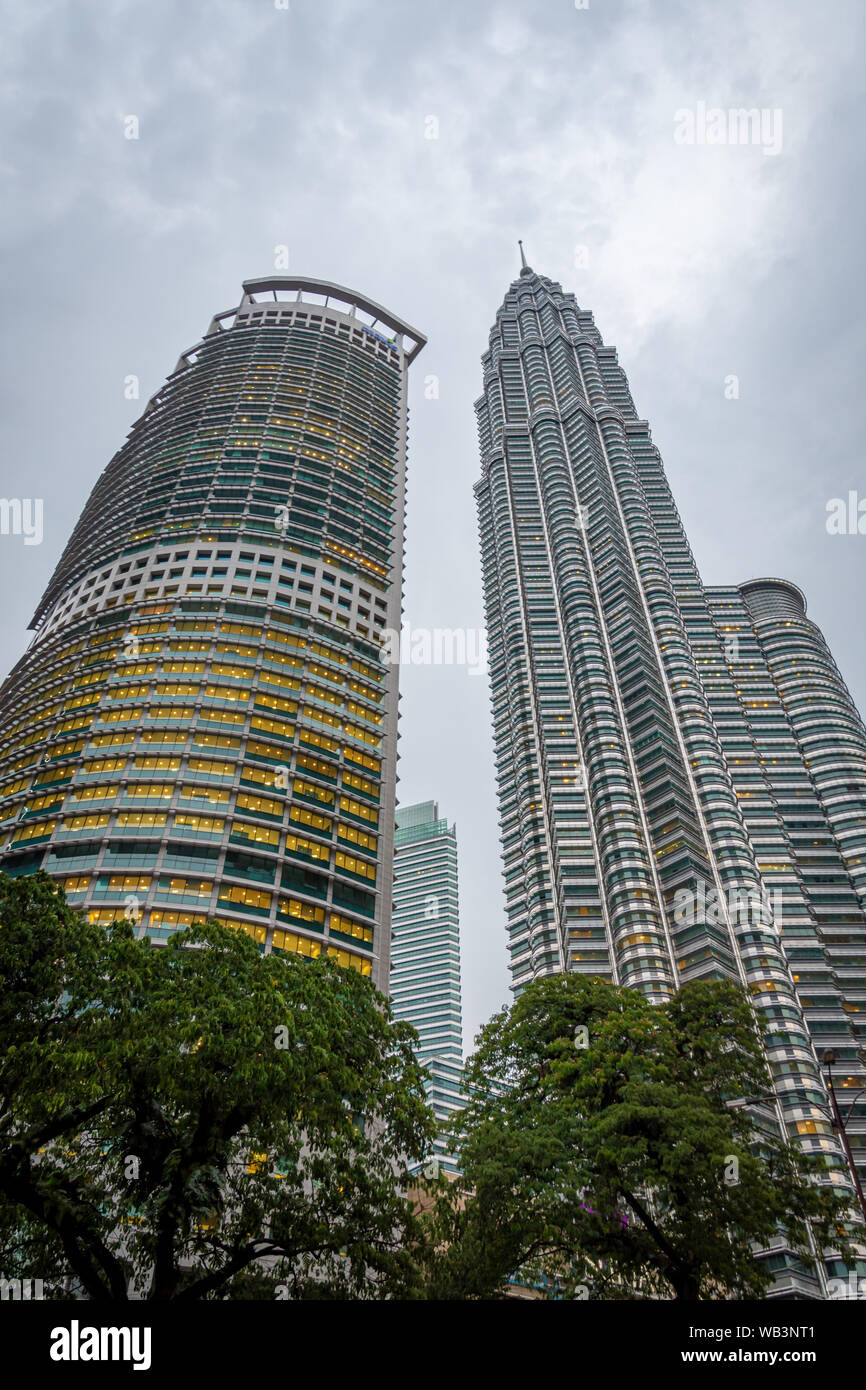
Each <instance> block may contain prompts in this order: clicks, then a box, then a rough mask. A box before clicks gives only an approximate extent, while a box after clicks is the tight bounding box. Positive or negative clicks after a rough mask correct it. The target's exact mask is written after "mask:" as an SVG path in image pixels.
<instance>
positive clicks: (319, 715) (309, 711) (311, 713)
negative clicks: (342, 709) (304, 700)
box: [304, 705, 343, 730]
mask: <svg viewBox="0 0 866 1390" xmlns="http://www.w3.org/2000/svg"><path fill="white" fill-rule="evenodd" d="M304 716H305V717H306V718H307V719H314V720H315V721H316V723H317V724H325V725H326V726H327V727H328V728H329V729H338V730H340V729H342V727H343V724H342V721H341V720H340V719H338V718H337V716H336V715H335V714H328V713H327V712H326V711H325V710H323V709H313V708H312V706H311V705H305V706H304Z"/></svg>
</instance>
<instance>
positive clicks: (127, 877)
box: [108, 874, 151, 893]
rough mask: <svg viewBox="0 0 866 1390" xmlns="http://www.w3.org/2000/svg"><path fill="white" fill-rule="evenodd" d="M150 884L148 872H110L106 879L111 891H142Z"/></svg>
mask: <svg viewBox="0 0 866 1390" xmlns="http://www.w3.org/2000/svg"><path fill="white" fill-rule="evenodd" d="M150 884H151V876H150V874H112V875H111V877H110V878H109V880H108V887H109V888H110V890H111V892H112V893H144V892H146V891H147V889H148V888H149V887H150Z"/></svg>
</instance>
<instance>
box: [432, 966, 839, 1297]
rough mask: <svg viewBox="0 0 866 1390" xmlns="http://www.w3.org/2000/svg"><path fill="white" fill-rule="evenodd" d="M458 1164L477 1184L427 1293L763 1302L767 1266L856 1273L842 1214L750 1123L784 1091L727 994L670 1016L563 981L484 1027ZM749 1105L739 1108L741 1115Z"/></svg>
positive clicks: (452, 1226) (452, 1227)
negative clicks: (820, 1262)
mask: <svg viewBox="0 0 866 1390" xmlns="http://www.w3.org/2000/svg"><path fill="white" fill-rule="evenodd" d="M466 1084H467V1088H468V1090H469V1094H470V1101H469V1104H468V1106H467V1108H466V1109H465V1110H464V1111H463V1112H462V1114H461V1115H460V1116H458V1118H457V1121H456V1129H455V1135H454V1138H453V1142H454V1144H455V1145H456V1146H457V1148H458V1149H459V1151H460V1153H461V1161H462V1169H463V1176H462V1179H461V1181H460V1182H458V1183H456V1184H453V1185H452V1186H450V1187H449V1189H448V1191H447V1193H446V1194H445V1195H444V1196H443V1197H441V1198H440V1200H439V1202H438V1204H437V1206H436V1208H435V1214H434V1217H433V1220H432V1235H433V1247H434V1251H435V1253H434V1255H433V1256H432V1258H431V1260H430V1266H429V1271H428V1273H429V1280H430V1290H431V1293H433V1295H434V1296H438V1297H442V1298H467V1297H470V1298H471V1297H482V1298H484V1297H487V1298H490V1297H500V1296H502V1292H503V1289H504V1286H505V1285H506V1281H507V1280H508V1279H509V1276H518V1278H519V1279H520V1281H522V1282H524V1283H526V1284H528V1285H530V1286H532V1287H533V1288H534V1289H535V1290H536V1291H544V1290H546V1291H547V1293H548V1295H549V1296H553V1297H558V1298H562V1297H565V1298H575V1297H578V1298H582V1297H599V1298H606V1299H610V1298H635V1297H648V1298H677V1299H699V1298H726V1297H734V1298H760V1297H762V1296H763V1295H764V1293H765V1292H766V1289H767V1287H768V1285H769V1283H770V1281H771V1277H772V1276H771V1273H770V1272H769V1270H768V1268H767V1266H766V1264H765V1263H763V1262H762V1261H759V1260H757V1259H756V1258H755V1250H756V1248H757V1247H764V1248H766V1247H772V1246H774V1244H775V1245H778V1247H779V1248H780V1249H786V1250H787V1251H788V1252H789V1257H790V1258H792V1259H793V1260H794V1261H796V1262H800V1263H802V1264H803V1265H805V1266H809V1265H811V1264H812V1246H811V1243H810V1237H809V1227H810V1225H811V1228H812V1231H813V1234H814V1238H815V1240H816V1241H817V1243H818V1245H819V1246H824V1245H826V1246H832V1247H834V1248H835V1249H837V1250H840V1251H842V1252H843V1253H847V1252H848V1246H847V1243H846V1240H845V1236H844V1230H843V1229H842V1223H843V1221H844V1216H845V1211H846V1205H847V1204H846V1200H845V1198H844V1196H838V1195H837V1194H836V1192H834V1191H833V1190H832V1189H830V1188H829V1187H828V1186H827V1185H826V1184H824V1185H817V1184H816V1183H815V1182H814V1181H813V1180H812V1178H813V1177H814V1176H815V1175H816V1174H817V1173H819V1172H824V1173H825V1175H826V1170H825V1169H822V1168H819V1167H818V1166H817V1165H815V1163H814V1162H813V1161H812V1160H809V1159H807V1158H806V1157H805V1156H804V1155H803V1154H802V1152H801V1151H800V1149H799V1148H798V1147H797V1146H796V1145H794V1144H792V1143H791V1142H790V1141H789V1140H788V1137H787V1135H782V1134H781V1133H780V1132H779V1130H778V1128H777V1125H776V1123H775V1117H774V1113H773V1111H772V1107H771V1108H770V1109H769V1110H768V1109H767V1108H766V1107H764V1108H763V1110H762V1109H761V1108H760V1107H756V1106H754V1105H752V1104H744V1103H743V1102H744V1101H748V1102H751V1101H752V1100H754V1099H755V1098H760V1097H762V1096H765V1095H766V1093H767V1092H768V1091H769V1090H770V1086H771V1079H770V1074H769V1071H768V1068H767V1063H766V1060H765V1056H764V1051H763V1048H762V1045H761V1036H760V1031H759V1025H758V1023H757V1020H756V1016H755V1013H754V1011H753V1010H752V1008H751V1006H750V1004H749V1002H748V998H747V996H746V994H745V993H744V992H743V991H742V990H741V989H739V988H738V987H737V986H735V985H733V984H729V983H727V982H722V981H701V982H695V983H691V984H686V985H684V986H683V988H682V989H681V990H680V991H679V993H678V994H677V995H676V996H675V997H674V998H673V999H672V1000H671V1002H670V1003H668V1004H667V1005H663V1006H657V1005H656V1006H654V1005H650V1004H649V1003H648V1002H647V1001H646V1000H645V999H644V997H643V996H642V995H640V994H639V993H637V992H636V991H633V990H629V989H623V988H617V987H614V986H612V985H610V984H608V983H606V982H604V981H602V980H598V979H587V978H584V977H582V976H580V975H576V974H567V975H560V976H556V977H552V978H550V979H545V980H541V981H538V982H536V983H534V984H532V985H530V986H528V987H527V989H526V990H525V991H524V992H523V993H522V994H521V996H520V997H519V998H518V999H517V1001H516V1002H515V1003H514V1005H513V1006H512V1007H511V1008H510V1009H507V1010H504V1011H503V1012H501V1013H499V1014H497V1015H496V1016H495V1017H494V1018H493V1019H492V1020H491V1021H490V1023H488V1024H487V1025H486V1027H484V1028H483V1029H482V1031H481V1033H480V1035H479V1038H478V1047H477V1051H476V1052H475V1054H474V1056H473V1057H472V1058H471V1059H470V1061H469V1063H468V1065H467V1070H466ZM738 1099H739V1103H738V1104H734V1105H732V1104H731V1102H736V1101H737V1100H738Z"/></svg>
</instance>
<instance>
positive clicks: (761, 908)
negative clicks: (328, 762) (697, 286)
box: [476, 265, 866, 1294]
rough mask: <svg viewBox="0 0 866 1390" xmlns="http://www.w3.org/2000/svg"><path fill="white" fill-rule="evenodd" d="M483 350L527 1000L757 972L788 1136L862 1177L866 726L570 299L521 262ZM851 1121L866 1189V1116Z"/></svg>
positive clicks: (752, 977) (482, 409) (514, 963)
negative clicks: (717, 535)
mask: <svg viewBox="0 0 866 1390" xmlns="http://www.w3.org/2000/svg"><path fill="white" fill-rule="evenodd" d="M482 362H483V368H484V391H483V395H482V397H481V398H480V400H479V401H478V402H477V406H476V410H477V418H478V428H479V439H480V451H481V464H482V475H481V479H480V481H479V482H478V484H477V485H476V496H477V502H478V508H479V518H480V532H481V547H482V565H483V580H484V591H485V602H486V611H487V624H488V644H489V660H490V673H491V686H492V703H493V718H494V737H495V749H496V762H497V779H498V786H499V804H500V819H501V834H502V846H503V860H504V876H505V891H506V905H507V916H508V931H509V946H510V953H511V971H512V980H513V986H514V988H515V989H516V990H517V991H518V992H519V990H520V989H521V988H522V987H523V986H524V985H525V984H526V983H528V982H529V981H531V980H533V979H535V978H537V977H539V976H541V975H545V974H550V973H553V972H557V971H563V970H576V971H580V972H583V973H585V974H589V975H599V976H602V977H605V978H608V979H610V980H613V981H614V982H616V983H617V984H621V985H627V986H630V987H632V988H635V989H639V990H641V991H642V992H644V993H645V994H646V995H647V996H648V997H649V998H651V999H652V1000H655V1001H663V1000H665V999H667V998H669V997H670V995H671V993H672V992H673V991H674V990H676V989H677V988H678V986H679V985H680V983H682V982H683V981H686V980H691V979H696V978H701V977H712V978H720V977H726V978H730V979H733V980H736V981H739V982H740V983H742V984H743V985H745V986H746V987H747V988H748V989H749V991H750V993H751V996H752V998H753V1000H754V1004H755V1006H756V1008H758V1009H759V1010H761V1011H762V1013H763V1015H764V1017H765V1018H766V1020H767V1023H768V1025H769V1027H768V1052H769V1060H770V1063H771V1067H772V1070H773V1073H774V1076H775V1084H776V1090H777V1094H778V1102H779V1103H778V1107H777V1118H778V1120H779V1122H780V1123H783V1124H784V1125H785V1127H786V1129H787V1131H788V1133H789V1134H791V1135H797V1136H799V1137H800V1139H801V1142H802V1143H803V1145H804V1147H806V1148H807V1149H810V1150H813V1151H816V1152H818V1153H820V1154H822V1156H823V1158H824V1161H825V1163H826V1166H827V1176H828V1181H831V1182H834V1183H837V1184H838V1185H840V1186H842V1187H849V1188H850V1185H851V1181H850V1174H849V1170H848V1167H847V1164H846V1161H845V1157H844V1154H843V1152H842V1150H841V1148H840V1146H839V1143H838V1140H837V1138H836V1136H835V1135H834V1134H833V1132H832V1128H831V1125H830V1122H829V1119H828V1117H827V1114H826V1106H827V1092H826V1090H825V1087H824V1084H823V1081H822V1077H821V1070H820V1057H821V1055H822V1054H823V1052H824V1050H825V1049H826V1048H832V1049H833V1050H834V1051H835V1053H836V1058H837V1065H836V1077H835V1080H836V1085H837V1088H838V1089H839V1091H840V1095H841V1094H843V1093H844V1092H845V1091H847V1092H848V1094H849V1095H850V1096H853V1095H855V1094H856V1092H857V1091H858V1090H859V1089H860V1088H861V1087H862V1086H864V1085H866V1066H864V1060H866V1054H864V1053H863V1048H864V1046H866V1013H864V1012H863V1011H864V1009H866V915H864V905H866V731H864V727H863V722H862V720H861V719H860V717H859V715H858V713H857V710H856V709H855V707H854V704H853V702H852V700H851V697H850V695H849V693H848V691H847V689H846V687H845V684H844V682H843V681H842V679H841V677H840V675H839V672H838V671H837V669H836V667H835V665H834V663H833V660H832V657H831V656H830V653H829V651H828V649H827V647H826V644H825V642H824V640H823V638H822V636H821V634H820V632H819V631H818V629H817V628H816V627H815V626H814V624H813V623H811V622H810V621H809V619H808V618H807V617H806V612H805V603H804V600H803V597H802V595H801V594H800V592H799V590H797V589H796V587H795V586H794V585H792V584H789V583H787V582H785V581H783V580H778V579H766V580H754V581H751V582H750V583H747V584H742V585H740V586H739V587H732V588H707V587H705V586H704V585H703V584H702V582H701V579H700V576H699V574H698V571H697V567H696V565H695V561H694V558H693V556H692V553H691V550H690V548H689V544H688V541H687V538H686V535H685V532H684V530H683V527H682V524H681V521H680V518H679V516H678V513H677V510H676V506H675V505H674V501H673V497H672V495H671V492H670V488H669V486H668V483H667V479H666V477H665V473H664V469H663V466H662V461H661V458H660V456H659V453H658V450H657V449H656V448H655V446H654V444H653V443H652V439H651V435H650V430H649V426H648V424H647V422H646V421H645V420H642V419H640V418H639V417H638V415H637V412H636V410H635V408H634V405H633V402H632V398H631V394H630V391H629V387H628V382H627V380H626V377H625V374H624V372H623V371H622V369H621V367H620V366H619V365H618V362H617V356H616V352H615V349H613V348H611V347H606V346H605V345H604V343H603V342H602V339H601V336H600V334H599V332H598V330H597V328H596V326H595V323H594V321H593V316H592V314H591V313H588V312H586V311H585V310H582V309H580V308H579V307H578V305H577V303H576V301H575V298H574V296H573V295H571V294H568V293H565V292H564V291H563V290H562V288H561V286H560V285H558V284H556V283H554V282H551V281H550V280H548V279H546V278H545V277H543V276H540V275H537V274H536V273H535V272H534V271H533V270H531V269H530V268H529V267H528V266H526V265H524V267H523V269H522V271H521V273H520V276H519V278H518V279H517V280H516V281H515V282H514V283H513V284H512V285H511V287H510V289H509V290H508V293H507V294H506V296H505V300H504V303H503V305H502V307H501V309H500V310H499V312H498V314H497V316H496V322H495V325H494V327H493V330H492V332H491V335H490V346H489V349H488V351H487V352H486V353H485V355H484V357H483V359H482ZM860 1018H862V1019H863V1021H862V1022H858V1019H860ZM849 1131H850V1134H851V1139H852V1146H853V1147H854V1149H855V1158H857V1157H859V1159H860V1161H861V1164H862V1168H863V1176H864V1178H866V1148H864V1147H863V1146H864V1144H866V1137H864V1136H866V1105H864V1104H863V1103H862V1102H861V1103H860V1104H859V1105H858V1106H855V1109H854V1112H853V1114H852V1118H851V1121H850V1125H849ZM858 1144H859V1152H858ZM774 1258H775V1259H776V1260H777V1262H778V1268H779V1272H780V1276H781V1277H782V1280H783V1285H784V1281H787V1287H788V1289H789V1291H790V1292H792V1293H794V1294H797V1293H801V1294H802V1293H810V1292H812V1293H814V1292H815V1289H814V1287H813V1286H812V1285H811V1283H810V1281H809V1280H807V1279H806V1278H805V1276H803V1275H801V1274H800V1273H798V1271H797V1270H796V1269H795V1268H794V1267H793V1266H792V1265H791V1264H790V1262H787V1263H786V1261H787V1256H786V1255H785V1253H784V1252H780V1253H778V1254H777V1255H776V1256H774Z"/></svg>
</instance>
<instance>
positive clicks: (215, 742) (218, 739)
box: [194, 731, 241, 751]
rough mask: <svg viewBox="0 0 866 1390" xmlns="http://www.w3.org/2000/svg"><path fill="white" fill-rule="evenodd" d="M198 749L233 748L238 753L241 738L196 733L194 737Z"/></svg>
mask: <svg viewBox="0 0 866 1390" xmlns="http://www.w3.org/2000/svg"><path fill="white" fill-rule="evenodd" d="M194 742H195V745H196V747H200V748H231V749H233V750H234V751H237V750H238V749H239V748H240V746H241V741H240V739H239V738H232V736H231V734H203V733H199V732H198V731H196V733H195V735H194Z"/></svg>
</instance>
